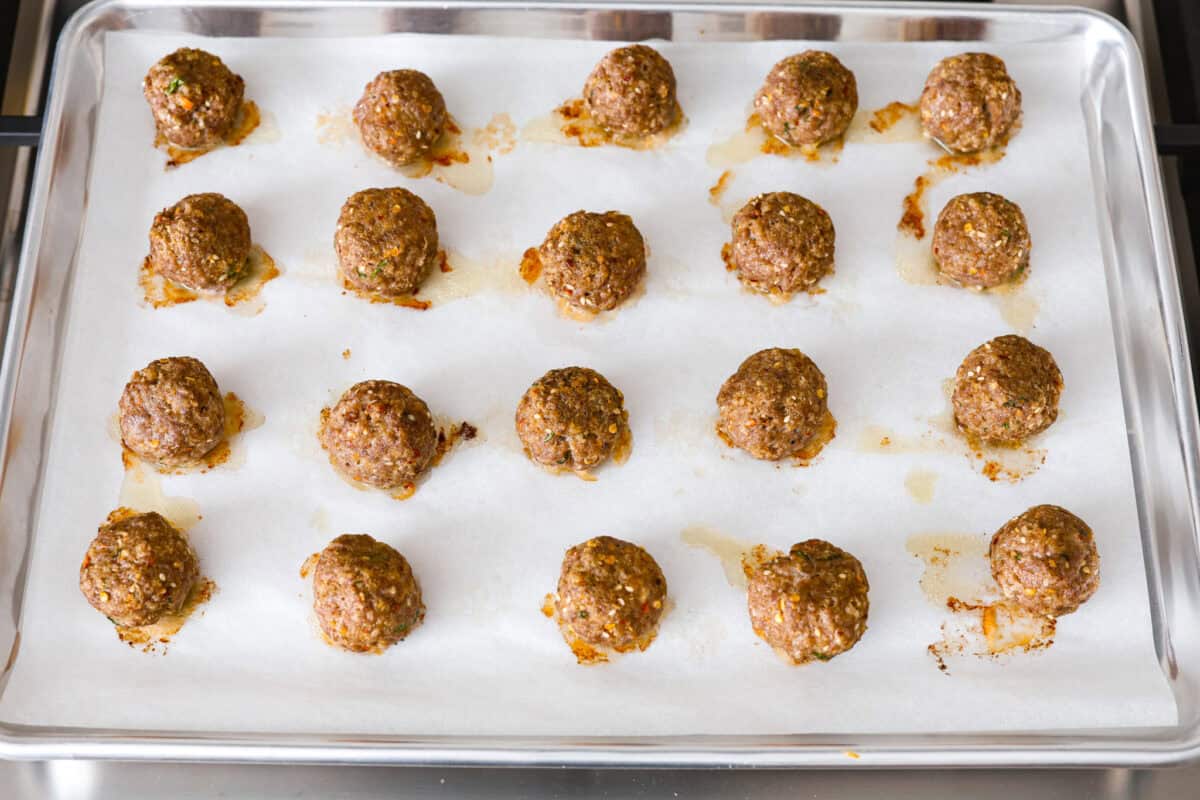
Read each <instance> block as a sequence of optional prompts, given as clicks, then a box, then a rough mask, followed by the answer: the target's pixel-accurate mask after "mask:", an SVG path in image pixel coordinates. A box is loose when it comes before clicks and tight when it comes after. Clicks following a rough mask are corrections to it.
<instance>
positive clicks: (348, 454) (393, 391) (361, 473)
mask: <svg viewBox="0 0 1200 800" xmlns="http://www.w3.org/2000/svg"><path fill="white" fill-rule="evenodd" d="M318 437H319V438H320V440H321V446H322V447H324V448H325V450H326V451H327V452H328V453H329V463H331V464H333V466H334V469H336V470H338V471H339V472H341V473H342V474H343V475H345V476H346V477H348V478H350V479H351V480H355V481H360V482H362V483H365V484H368V485H370V486H374V487H375V488H377V489H398V488H400V487H402V486H404V485H405V484H409V483H412V482H413V481H415V480H416V479H417V478H418V477H419V476H420V475H421V474H422V473H423V472H425V470H427V469H428V468H429V465H430V463H431V462H432V461H433V457H434V455H435V453H436V452H437V438H438V435H437V429H436V428H434V425H433V418H432V417H431V416H430V415H429V406H427V405H425V401H424V400H422V399H421V398H419V397H417V396H416V395H415V394H413V393H412V391H410V390H409V388H408V387H407V386H401V385H400V384H398V383H392V382H391V381H363V382H361V383H356V384H354V385H353V386H351V387H350V388H349V389H347V390H346V393H345V394H343V395H342V397H341V399H340V400H338V401H337V405H335V406H334V407H333V408H332V409H330V410H329V411H328V413H327V414H325V415H323V419H322V421H321V429H320V431H319V432H318Z"/></svg>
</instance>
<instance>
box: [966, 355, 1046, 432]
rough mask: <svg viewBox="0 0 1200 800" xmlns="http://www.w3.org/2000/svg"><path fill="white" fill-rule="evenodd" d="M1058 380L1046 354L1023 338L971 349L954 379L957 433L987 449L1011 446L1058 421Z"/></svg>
mask: <svg viewBox="0 0 1200 800" xmlns="http://www.w3.org/2000/svg"><path fill="white" fill-rule="evenodd" d="M1062 389H1063V378H1062V373H1061V372H1060V371H1059V369H1058V364H1056V363H1055V362H1054V357H1053V356H1051V355H1050V353H1049V352H1047V351H1046V350H1044V349H1042V348H1041V347H1038V346H1037V345H1036V344H1034V343H1033V342H1031V341H1029V340H1028V339H1026V338H1024V337H1022V336H1015V335H1012V334H1010V335H1007V336H999V337H997V338H995V339H992V340H991V341H990V342H984V343H983V344H981V345H980V346H979V347H976V348H975V349H974V350H972V351H971V352H970V353H968V354H967V357H966V358H965V359H963V362H962V364H961V365H960V366H959V368H958V372H957V374H955V376H954V394H953V395H952V397H951V403H952V404H953V406H954V419H955V421H956V422H957V423H958V426H959V428H961V429H962V430H963V431H965V432H966V433H967V435H969V436H975V437H978V438H980V439H982V440H983V441H985V442H990V443H992V444H1016V443H1019V442H1022V441H1024V440H1025V439H1028V438H1029V437H1030V436H1034V435H1036V434H1039V433H1041V432H1042V431H1044V430H1046V428H1049V427H1050V425H1051V424H1052V423H1053V422H1054V420H1055V419H1057V418H1058V398H1059V396H1060V395H1061V394H1062Z"/></svg>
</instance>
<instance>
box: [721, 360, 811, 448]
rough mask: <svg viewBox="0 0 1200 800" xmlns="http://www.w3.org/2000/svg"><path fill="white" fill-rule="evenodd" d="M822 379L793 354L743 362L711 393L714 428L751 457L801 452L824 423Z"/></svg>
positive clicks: (806, 363) (809, 362)
mask: <svg viewBox="0 0 1200 800" xmlns="http://www.w3.org/2000/svg"><path fill="white" fill-rule="evenodd" d="M826 395H827V389H826V385H825V376H824V375H823V374H822V373H821V370H819V369H818V368H817V365H816V364H814V363H813V361H812V359H811V358H809V357H808V356H806V355H804V353H801V352H800V351H799V350H785V349H782V348H779V347H773V348H770V349H768V350H760V351H759V352H757V353H755V354H754V355H752V356H750V357H749V358H747V359H746V360H745V361H743V362H742V364H741V366H740V367H738V369H737V372H735V373H733V375H731V376H730V377H729V379H728V380H727V381H725V384H724V385H723V386H721V391H720V392H719V393H718V394H717V411H718V413H719V414H720V418H719V419H718V421H717V430H718V432H720V433H721V434H722V435H723V436H724V437H726V438H727V439H728V440H729V441H730V442H732V443H733V444H734V445H736V446H737V447H740V448H742V449H743V450H745V451H746V452H747V453H749V454H750V455H752V456H754V457H755V458H762V459H769V460H773V461H774V460H778V459H781V458H787V457H788V456H793V455H799V454H801V453H802V452H803V451H804V450H805V448H806V447H808V446H809V445H810V444H812V443H813V441H814V440H815V439H816V438H817V436H818V434H819V433H820V432H821V431H822V429H824V428H825V426H826V425H827V423H828V416H829V406H828V400H827V398H826Z"/></svg>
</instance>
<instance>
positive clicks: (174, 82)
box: [167, 75, 183, 94]
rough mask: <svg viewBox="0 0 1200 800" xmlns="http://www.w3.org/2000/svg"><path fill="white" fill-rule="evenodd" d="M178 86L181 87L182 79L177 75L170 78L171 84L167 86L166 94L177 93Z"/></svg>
mask: <svg viewBox="0 0 1200 800" xmlns="http://www.w3.org/2000/svg"><path fill="white" fill-rule="evenodd" d="M180 86H183V78H180V77H179V76H178V75H176V76H175V77H174V78H171V82H170V83H168V84H167V94H175V93H176V92H178V91H179V87H180Z"/></svg>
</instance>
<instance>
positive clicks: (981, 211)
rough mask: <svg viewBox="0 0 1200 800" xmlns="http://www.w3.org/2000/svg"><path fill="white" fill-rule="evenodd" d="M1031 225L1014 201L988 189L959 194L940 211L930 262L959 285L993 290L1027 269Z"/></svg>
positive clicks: (934, 231)
mask: <svg viewBox="0 0 1200 800" xmlns="http://www.w3.org/2000/svg"><path fill="white" fill-rule="evenodd" d="M1029 248H1030V242H1029V227H1028V226H1027V225H1026V224H1025V215H1024V214H1023V213H1021V207H1020V206H1018V205H1017V204H1016V203H1014V202H1012V201H1010V200H1006V199H1005V198H1003V197H1001V196H1000V195H998V194H992V193H991V192H974V193H972V194H960V195H958V196H957V197H953V198H951V199H950V202H948V203H946V207H945V208H943V209H942V213H941V214H938V218H937V224H936V225H934V228H933V260H934V261H935V262H936V263H937V268H938V271H939V272H940V273H942V274H943V275H945V276H946V277H947V278H949V279H950V280H952V281H954V282H955V283H958V284H960V285H962V286H975V287H978V288H981V289H991V288H993V287H995V286H999V285H1001V284H1004V283H1009V282H1011V281H1013V280H1015V279H1016V278H1017V277H1019V276H1020V275H1021V274H1022V273H1023V272H1025V270H1026V269H1027V268H1028V267H1029Z"/></svg>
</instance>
